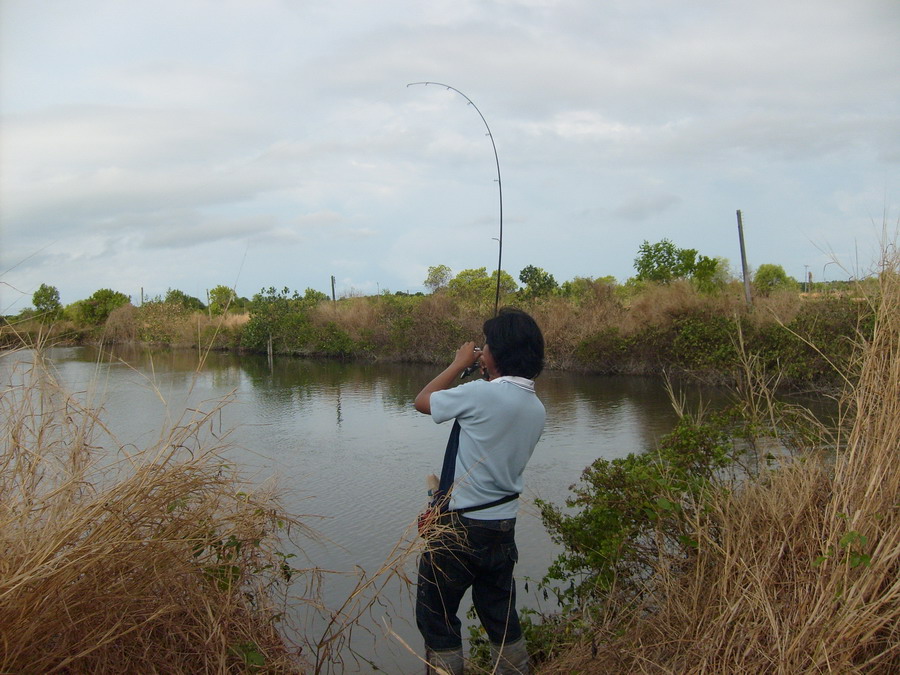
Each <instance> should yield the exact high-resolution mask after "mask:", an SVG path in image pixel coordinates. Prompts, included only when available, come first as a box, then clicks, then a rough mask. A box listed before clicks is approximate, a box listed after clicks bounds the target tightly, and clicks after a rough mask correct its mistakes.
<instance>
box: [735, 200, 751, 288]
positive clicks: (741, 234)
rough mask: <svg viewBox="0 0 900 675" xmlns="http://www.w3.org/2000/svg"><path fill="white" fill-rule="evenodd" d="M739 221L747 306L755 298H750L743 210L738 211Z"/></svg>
mask: <svg viewBox="0 0 900 675" xmlns="http://www.w3.org/2000/svg"><path fill="white" fill-rule="evenodd" d="M737 221H738V238H739V239H740V240H741V270H742V272H743V275H744V297H745V298H746V299H747V304H748V305H752V304H753V298H752V297H750V276H749V274H748V273H747V251H746V250H745V249H744V222H743V220H742V218H741V210H740V209H738V210H737Z"/></svg>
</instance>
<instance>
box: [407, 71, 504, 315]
mask: <svg viewBox="0 0 900 675" xmlns="http://www.w3.org/2000/svg"><path fill="white" fill-rule="evenodd" d="M419 84H421V85H425V86H428V85H429V84H433V85H435V86H437V87H444V88H445V89H448V90H450V91H454V92H456V93H457V94H459V95H460V96H462V97H463V98H464V99H466V101H467V102H468V104H469V105H470V106H472V107H473V108H475V112H477V113H478V116H479V117H480V118H481V121H482V122H483V123H484V128H485V129H487V137H488V138H490V139H491V147H492V148H493V149H494V162H495V163H496V165H497V192H498V194H499V197H500V237H499V239H497V242H498V246H497V248H498V253H497V292H496V293H495V295H494V316H497V312H498V311H499V307H500V270H501V268H502V263H503V183H502V181H501V180H500V157H499V156H498V155H497V144H496V143H494V135H493V134H492V133H491V128H490V127H489V126H488V123H487V120H486V119H484V115H482V114H481V111H480V110H479V109H478V106H477V105H475V102H474V101H473V100H472V99H470V98H469V97H468V96H466V95H465V94H464V93H462V92H461V91H460V90H459V89H457V88H456V87H451V86H450V85H449V84H442V83H441V82H410V83H409V84H407V85H406V86H407V87H412V86H415V85H419Z"/></svg>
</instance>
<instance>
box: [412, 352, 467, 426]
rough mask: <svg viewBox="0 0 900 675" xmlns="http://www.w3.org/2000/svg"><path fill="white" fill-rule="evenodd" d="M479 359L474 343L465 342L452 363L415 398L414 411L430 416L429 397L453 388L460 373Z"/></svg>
mask: <svg viewBox="0 0 900 675" xmlns="http://www.w3.org/2000/svg"><path fill="white" fill-rule="evenodd" d="M478 358H480V352H478V351H475V343H474V342H466V343H464V344H463V345H462V347H460V348H459V349H457V350H456V356H455V357H454V358H453V363H451V364H450V365H449V366H447V367H446V368H445V369H444V370H443V372H441V373H440V374H439V375H438V376H437V377H435V378H434V379H433V380H432V381H431V382H429V383H428V384H426V385H425V387H424V388H423V389H422V391H420V392H419V395H418V396H416V403H415V405H416V410H418V411H419V412H420V413H425V414H426V415H430V414H431V395H432V394H433V393H434V392H436V391H441V390H443V389H449V388H450V387H452V386H453V384H454V383H455V382H456V380H457V379H459V376H460V373H462V371H464V370H465V369H466V368H468V367H469V366H471V365H472V364H473V363H475V360H476V359H478Z"/></svg>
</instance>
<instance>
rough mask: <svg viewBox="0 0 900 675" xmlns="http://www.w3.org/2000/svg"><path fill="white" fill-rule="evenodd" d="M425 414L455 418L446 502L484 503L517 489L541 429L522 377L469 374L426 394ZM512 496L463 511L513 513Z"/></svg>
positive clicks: (487, 515) (455, 505) (496, 516)
mask: <svg viewBox="0 0 900 675" xmlns="http://www.w3.org/2000/svg"><path fill="white" fill-rule="evenodd" d="M430 403H431V418H432V419H433V420H434V421H435V422H437V423H438V424H441V423H442V422H447V421H449V420H452V419H457V420H459V425H460V434H459V454H458V455H457V457H456V476H455V481H454V487H453V490H452V491H451V493H450V508H451V509H460V508H465V507H468V506H477V505H479V504H487V503H488V502H492V501H494V500H496V499H500V498H501V497H505V496H506V495H508V494H512V493H515V492H518V493H521V492H522V490H523V489H524V487H525V481H524V478H523V476H522V474H523V472H524V471H525V465H526V464H527V463H528V460H529V459H531V455H532V453H533V452H534V447H535V446H536V445H537V442H538V440H539V439H540V437H541V433H542V432H543V431H544V420H545V419H546V411H545V410H544V404H543V403H541V401H540V399H539V398H538V397H537V395H536V394H535V393H534V381H532V380H528V379H525V378H523V377H508V376H504V377H498V378H496V379H494V380H491V381H490V382H488V381H486V380H475V381H473V382H468V383H466V384H462V385H459V386H457V387H454V388H452V389H445V390H442V391H436V392H434V393H433V394H432V395H431V399H430ZM518 508H519V506H518V500H513V501H511V502H507V503H506V504H500V505H499V506H493V507H491V508H489V509H484V510H481V511H472V512H471V513H466V514H465V516H466V517H467V518H473V519H477V520H503V519H506V518H515V517H516V513H517V512H518Z"/></svg>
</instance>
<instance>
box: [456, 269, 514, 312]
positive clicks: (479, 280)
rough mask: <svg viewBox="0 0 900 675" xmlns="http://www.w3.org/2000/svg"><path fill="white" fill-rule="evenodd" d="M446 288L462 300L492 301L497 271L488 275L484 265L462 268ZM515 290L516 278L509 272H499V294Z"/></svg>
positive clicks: (494, 293) (475, 301) (475, 302)
mask: <svg viewBox="0 0 900 675" xmlns="http://www.w3.org/2000/svg"><path fill="white" fill-rule="evenodd" d="M447 290H448V291H449V292H450V293H451V294H452V295H454V296H455V297H456V298H458V299H459V300H461V301H463V302H469V303H472V304H478V303H492V302H493V301H494V298H495V296H496V292H497V273H496V272H494V273H493V274H492V275H490V276H488V273H487V268H486V267H479V268H477V269H472V270H463V271H462V272H460V273H459V274H457V275H456V276H455V277H453V278H452V279H451V280H450V282H449V283H448V284H447ZM515 292H516V280H515V279H513V278H512V277H511V276H510V275H509V273H507V272H504V271H502V270H501V272H500V295H501V297H502V296H504V295H508V294H510V293H515Z"/></svg>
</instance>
